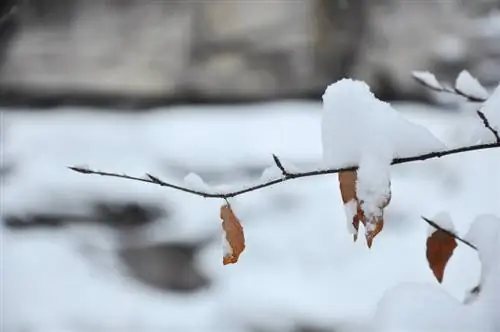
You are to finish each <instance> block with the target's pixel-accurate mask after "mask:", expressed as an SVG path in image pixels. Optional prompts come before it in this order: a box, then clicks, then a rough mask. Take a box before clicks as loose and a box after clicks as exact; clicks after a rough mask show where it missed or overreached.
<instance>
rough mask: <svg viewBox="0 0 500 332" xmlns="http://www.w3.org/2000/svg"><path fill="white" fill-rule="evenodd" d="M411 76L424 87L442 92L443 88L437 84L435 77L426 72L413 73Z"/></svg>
mask: <svg viewBox="0 0 500 332" xmlns="http://www.w3.org/2000/svg"><path fill="white" fill-rule="evenodd" d="M411 74H412V76H413V77H414V78H415V79H417V80H419V81H420V82H422V83H423V84H424V85H426V86H428V87H430V88H432V89H434V90H443V89H444V87H443V86H442V85H441V83H439V81H438V80H437V78H436V76H435V75H434V74H433V73H431V72H428V71H413V72H412V73H411Z"/></svg>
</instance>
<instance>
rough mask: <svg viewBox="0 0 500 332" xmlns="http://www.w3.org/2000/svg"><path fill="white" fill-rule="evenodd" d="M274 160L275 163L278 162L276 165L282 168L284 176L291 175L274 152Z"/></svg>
mask: <svg viewBox="0 0 500 332" xmlns="http://www.w3.org/2000/svg"><path fill="white" fill-rule="evenodd" d="M273 160H274V163H275V164H276V167H278V168H279V169H280V170H281V173H282V174H283V176H284V177H288V176H289V175H290V173H288V172H287V170H286V169H285V167H284V166H283V164H282V163H281V160H280V159H279V158H278V156H277V155H275V154H274V153H273Z"/></svg>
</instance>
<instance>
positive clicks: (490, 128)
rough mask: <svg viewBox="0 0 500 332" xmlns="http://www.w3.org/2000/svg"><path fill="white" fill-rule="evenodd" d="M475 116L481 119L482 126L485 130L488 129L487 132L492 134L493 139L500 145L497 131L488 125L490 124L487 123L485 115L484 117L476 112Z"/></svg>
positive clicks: (479, 112)
mask: <svg viewBox="0 0 500 332" xmlns="http://www.w3.org/2000/svg"><path fill="white" fill-rule="evenodd" d="M477 115H478V116H479V117H480V118H481V120H482V121H483V124H484V126H485V127H486V128H488V130H489V131H491V132H492V133H493V135H494V136H495V139H496V141H497V143H500V135H499V134H498V131H496V130H495V129H494V128H493V127H492V126H491V124H490V122H489V121H488V118H487V117H486V115H484V113H483V112H481V111H477Z"/></svg>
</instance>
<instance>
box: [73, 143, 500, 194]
mask: <svg viewBox="0 0 500 332" xmlns="http://www.w3.org/2000/svg"><path fill="white" fill-rule="evenodd" d="M493 148H500V143H498V142H497V143H489V144H479V145H472V146H466V147H461V148H456V149H450V150H444V151H436V152H430V153H426V154H422V155H418V156H412V157H404V158H395V159H394V160H393V161H392V163H391V165H399V164H405V163H410V162H414V161H423V160H427V159H433V158H441V157H445V156H449V155H453V154H458V153H463V152H469V151H478V150H486V149H493ZM278 160H279V159H278ZM68 168H69V169H71V170H73V171H75V172H79V173H83V174H95V175H101V176H110V177H116V178H122V179H127V180H135V181H140V182H146V183H152V184H156V185H159V186H162V187H168V188H172V189H177V190H180V191H184V192H186V193H190V194H193V195H198V196H201V197H206V198H230V197H236V196H239V195H242V194H245V193H248V192H251V191H254V190H258V189H262V188H265V187H270V186H273V185H275V184H278V183H281V182H285V181H288V180H292V179H298V178H304V177H309V176H317V175H326V174H335V173H339V172H344V171H355V170H357V169H358V166H348V167H342V168H333V169H320V170H314V171H309V172H300V173H288V172H287V173H286V174H287V175H286V176H283V177H282V178H279V179H275V180H271V181H267V182H264V183H260V184H257V185H254V186H250V187H247V188H244V189H240V190H236V191H232V192H225V193H209V192H203V191H198V190H193V189H189V188H185V187H181V186H178V185H175V184H171V183H167V182H164V181H162V180H160V179H159V178H158V177H155V176H153V175H151V174H147V175H146V176H147V178H141V177H134V176H130V175H125V174H118V173H110V172H102V171H95V170H91V169H88V168H80V167H68Z"/></svg>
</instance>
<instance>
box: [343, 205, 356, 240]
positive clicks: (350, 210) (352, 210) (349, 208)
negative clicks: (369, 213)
mask: <svg viewBox="0 0 500 332" xmlns="http://www.w3.org/2000/svg"><path fill="white" fill-rule="evenodd" d="M344 209H345V215H346V224H347V231H348V232H349V233H351V234H358V231H357V230H356V228H354V225H353V223H352V221H353V218H354V216H355V215H356V213H357V212H358V203H357V202H356V201H355V200H353V199H351V200H350V201H349V202H347V203H345V204H344Z"/></svg>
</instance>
